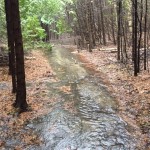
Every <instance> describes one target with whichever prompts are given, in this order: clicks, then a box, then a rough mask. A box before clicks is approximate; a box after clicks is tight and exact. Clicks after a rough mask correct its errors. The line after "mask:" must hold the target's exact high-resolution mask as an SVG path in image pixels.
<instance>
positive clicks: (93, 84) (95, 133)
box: [28, 47, 136, 150]
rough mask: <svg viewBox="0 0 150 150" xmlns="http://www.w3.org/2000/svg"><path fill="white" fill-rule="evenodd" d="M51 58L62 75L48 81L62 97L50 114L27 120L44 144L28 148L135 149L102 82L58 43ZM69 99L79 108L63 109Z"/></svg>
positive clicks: (52, 90)
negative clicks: (63, 87)
mask: <svg viewBox="0 0 150 150" xmlns="http://www.w3.org/2000/svg"><path fill="white" fill-rule="evenodd" d="M48 59H49V61H50V64H51V66H52V68H53V70H54V71H55V73H56V76H57V78H58V79H59V81H58V82H55V83H48V87H49V91H50V93H49V94H50V97H53V98H58V99H60V100H59V102H58V103H56V104H55V106H54V107H53V109H52V111H51V112H50V113H49V114H47V115H46V116H43V117H39V118H37V119H35V120H34V121H33V122H32V123H30V124H28V128H32V129H34V130H35V131H36V132H37V133H38V135H39V137H40V138H42V140H43V144H42V145H41V146H39V147H30V148H28V149H31V150H34V149H35V150H135V149H136V140H135V139H134V137H133V136H132V134H131V133H130V132H129V131H128V130H127V129H128V128H127V124H126V122H124V121H123V120H122V119H121V118H120V117H119V116H118V114H117V103H116V101H115V99H114V98H113V97H112V96H111V95H110V94H109V92H108V91H107V89H106V87H105V85H104V84H103V82H102V81H101V80H100V79H99V78H98V77H96V76H94V73H92V72H91V71H90V70H88V69H87V68H86V67H85V66H84V64H83V63H82V62H81V61H80V60H79V59H78V57H77V56H76V55H75V54H73V53H71V51H69V50H67V49H65V48H62V47H61V48H60V47H55V48H54V49H53V51H52V52H50V53H49V54H48ZM62 86H69V87H70V88H71V92H70V93H64V92H62V91H60V90H59V89H60V87H62ZM67 102H69V103H72V104H73V107H74V108H72V109H75V110H76V111H72V112H71V111H69V110H67V109H64V104H65V103H67ZM49 107H50V106H49Z"/></svg>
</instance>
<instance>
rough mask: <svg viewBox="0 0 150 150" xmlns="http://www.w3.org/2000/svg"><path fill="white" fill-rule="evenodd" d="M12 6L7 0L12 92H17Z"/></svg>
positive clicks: (6, 10)
mask: <svg viewBox="0 0 150 150" xmlns="http://www.w3.org/2000/svg"><path fill="white" fill-rule="evenodd" d="M12 11H13V10H12V7H11V2H10V1H9V0H5V12H6V22H7V37H8V49H9V72H10V74H11V75H12V93H16V88H17V87H16V62H15V48H14V34H13V20H12V17H11V15H12Z"/></svg>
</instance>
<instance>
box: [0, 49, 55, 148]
mask: <svg viewBox="0 0 150 150" xmlns="http://www.w3.org/2000/svg"><path fill="white" fill-rule="evenodd" d="M30 55H31V56H29V57H27V58H26V61H25V70H26V82H27V102H28V104H29V107H30V109H29V110H30V111H28V112H25V113H22V114H20V115H19V116H18V113H17V112H16V109H14V108H13V107H12V104H13V102H14V101H15V95H13V94H12V93H11V77H10V76H8V68H7V67H3V68H0V85H1V86H0V147H5V140H7V139H8V138H10V139H14V140H17V141H19V140H20V145H16V146H15V147H14V149H15V150H22V149H23V147H22V146H24V145H32V144H34V145H35V144H40V143H41V140H40V139H39V138H38V136H37V135H36V134H35V133H33V132H32V131H28V130H27V131H23V129H24V126H25V125H26V124H27V123H28V121H29V120H30V121H31V120H32V119H34V118H37V117H39V116H40V115H44V114H47V113H48V112H50V111H51V109H50V107H49V108H48V107H47V105H48V104H49V103H55V101H56V99H55V100H54V99H53V98H49V96H48V93H49V91H48V89H47V88H48V87H47V85H46V83H47V81H49V80H50V81H51V82H55V81H56V79H55V76H54V73H53V70H52V69H51V67H50V65H49V62H48V60H46V59H45V56H44V54H43V53H42V52H41V51H33V52H32V53H31V54H30ZM4 129H5V130H4ZM1 139H2V141H1Z"/></svg>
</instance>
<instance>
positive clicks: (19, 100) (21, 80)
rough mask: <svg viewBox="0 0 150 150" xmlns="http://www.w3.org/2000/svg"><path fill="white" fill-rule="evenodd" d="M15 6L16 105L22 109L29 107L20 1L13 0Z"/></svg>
mask: <svg viewBox="0 0 150 150" xmlns="http://www.w3.org/2000/svg"><path fill="white" fill-rule="evenodd" d="M11 5H12V8H13V13H12V17H13V23H14V41H15V52H16V75H17V94H16V101H15V103H14V106H15V107H17V108H20V109H21V110H22V111H25V110H26V109H27V106H28V105H27V101H26V82H25V68H24V52H23V42H22V33H21V25H20V13H19V1H18V0H11Z"/></svg>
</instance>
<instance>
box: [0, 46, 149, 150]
mask: <svg viewBox="0 0 150 150" xmlns="http://www.w3.org/2000/svg"><path fill="white" fill-rule="evenodd" d="M65 47H67V46H65ZM70 47H71V49H74V50H75V51H76V47H74V46H68V48H70ZM77 55H79V57H80V59H81V60H82V61H83V62H90V65H89V63H87V64H88V66H87V67H89V68H91V69H94V70H95V73H98V75H99V76H100V78H102V79H103V81H104V82H105V84H106V85H108V86H107V87H108V88H109V90H110V91H111V93H112V95H113V96H115V97H116V99H117V100H118V103H119V113H120V116H121V117H122V118H123V119H124V120H125V121H127V122H128V123H129V124H131V126H132V127H133V126H135V127H136V125H137V124H138V126H139V127H140V129H141V131H142V134H141V135H139V136H140V138H142V139H143V142H145V143H147V147H149V148H150V74H149V73H148V72H142V73H141V74H139V76H138V77H134V76H132V75H131V74H130V72H129V71H128V70H127V69H126V68H125V67H124V66H123V65H121V64H120V63H118V62H117V60H116V53H112V52H111V51H99V50H98V49H97V50H94V51H93V52H92V53H89V52H87V51H86V50H82V51H81V52H80V53H78V54H77ZM108 55H109V57H107V56H108ZM93 58H94V59H93ZM25 68H26V82H27V101H28V104H29V106H30V108H31V110H32V111H28V112H26V113H22V114H21V115H19V117H18V114H17V113H16V110H15V109H13V107H12V104H13V102H14V100H15V96H14V95H13V94H11V78H10V76H8V68H7V67H2V68H0V104H1V105H0V135H1V136H0V148H2V149H5V144H6V142H7V140H6V139H10V138H11V137H13V135H18V136H17V137H18V138H20V139H21V140H22V143H24V145H29V144H36V143H37V144H40V143H41V141H40V140H39V138H38V137H37V135H36V134H35V135H34V133H33V134H31V132H32V131H28V132H24V131H22V129H23V127H24V125H25V124H28V122H29V121H31V120H33V119H34V118H37V117H39V116H40V115H44V114H47V113H48V112H49V111H51V110H50V109H49V108H47V107H46V105H47V104H49V103H55V102H56V101H57V99H51V98H49V97H48V89H47V86H46V82H47V81H51V82H56V81H57V79H56V77H55V73H54V72H53V70H52V68H51V66H50V65H49V62H48V60H47V59H46V58H45V56H44V54H43V53H42V52H41V51H33V52H32V53H31V54H30V55H29V56H26V60H25ZM63 90H65V89H63ZM133 130H134V129H133ZM31 135H32V136H31ZM22 146H23V145H19V144H18V146H15V147H14V149H15V150H21V149H22Z"/></svg>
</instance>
